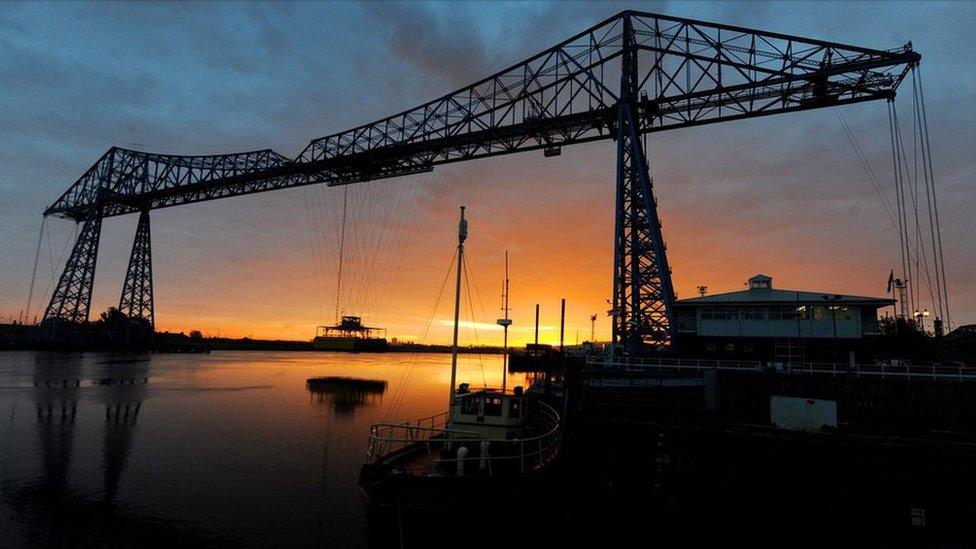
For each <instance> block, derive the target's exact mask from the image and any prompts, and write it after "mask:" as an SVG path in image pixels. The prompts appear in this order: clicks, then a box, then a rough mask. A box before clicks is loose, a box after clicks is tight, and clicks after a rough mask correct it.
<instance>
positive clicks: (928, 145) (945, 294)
mask: <svg viewBox="0 0 976 549" xmlns="http://www.w3.org/2000/svg"><path fill="white" fill-rule="evenodd" d="M913 72H914V73H918V95H919V103H920V104H921V106H922V134H923V135H924V136H925V142H924V146H923V148H924V149H925V159H926V160H927V162H926V163H927V165H928V172H929V181H930V182H931V192H932V208H933V211H934V213H935V233H936V238H937V240H938V248H939V258H938V262H939V268H940V269H939V270H940V271H941V274H942V299H943V301H944V304H945V309H944V310H945V318H943V320H944V321H945V323H946V329H947V330H949V329H951V328H952V315H951V314H950V313H949V287H948V285H947V284H946V271H945V255H944V254H943V251H942V221H941V218H940V216H939V203H938V201H937V200H936V196H937V194H936V192H935V172H934V170H933V169H932V141H931V140H930V139H929V121H928V116H927V114H926V111H925V88H924V86H923V85H922V68H921V66H916V67H915V68H914V71H913Z"/></svg>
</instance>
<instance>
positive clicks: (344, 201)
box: [335, 185, 349, 325]
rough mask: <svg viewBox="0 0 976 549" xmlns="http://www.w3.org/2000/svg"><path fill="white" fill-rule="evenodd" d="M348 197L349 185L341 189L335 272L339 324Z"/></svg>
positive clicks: (336, 319)
mask: <svg viewBox="0 0 976 549" xmlns="http://www.w3.org/2000/svg"><path fill="white" fill-rule="evenodd" d="M348 199H349V186H348V185H345V186H344V187H343V189H342V221H341V223H340V225H339V269H338V271H337V272H336V297H335V323H336V325H338V324H339V295H340V292H341V291H342V256H343V252H344V251H345V250H344V248H345V245H346V205H347V203H348Z"/></svg>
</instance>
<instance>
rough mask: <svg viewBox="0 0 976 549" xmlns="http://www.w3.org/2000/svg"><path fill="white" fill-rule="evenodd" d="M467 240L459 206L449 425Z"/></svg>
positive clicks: (455, 376)
mask: <svg viewBox="0 0 976 549" xmlns="http://www.w3.org/2000/svg"><path fill="white" fill-rule="evenodd" d="M466 238H468V222H467V220H465V219H464V206H461V221H459V222H458V247H457V282H456V283H455V285H454V343H453V344H452V345H451V396H450V402H449V403H448V408H447V421H448V425H450V422H451V420H452V419H453V417H454V390H455V389H454V386H455V384H456V383H457V357H458V322H459V321H460V319H461V268H462V264H461V262H462V261H464V240H465V239H466Z"/></svg>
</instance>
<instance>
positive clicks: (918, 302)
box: [895, 117, 938, 312]
mask: <svg viewBox="0 0 976 549" xmlns="http://www.w3.org/2000/svg"><path fill="white" fill-rule="evenodd" d="M895 131H896V137H897V139H898V143H899V146H900V150H901V158H902V162H903V164H904V172H903V173H904V174H905V179H906V180H907V182H908V185H909V186H910V188H911V190H912V210H913V212H914V217H915V245H916V248H915V250H914V252H915V275H916V276H917V277H919V278H921V277H922V275H923V274H924V276H925V278H924V281H925V285H926V287H927V289H928V292H929V298H930V299H931V302H932V308H933V310H934V311H936V312H937V311H938V309H937V308H936V306H935V303H936V294H935V293H934V292H933V290H932V288H933V286H932V274H931V271H930V270H929V260H928V254H927V253H926V251H925V241H924V240H923V238H922V224H921V222H920V221H919V216H918V180H917V178H916V179H915V180H914V181H913V180H912V179H911V176H910V175H908V173H909V172H908V169H909V166H908V154H907V153H906V152H905V141H904V137H903V134H902V131H901V123H900V122H898V121H897V117H896V121H895ZM906 206H907V201H906ZM906 228H907V221H906ZM907 238H908V237H907V235H906V239H907ZM908 250H909V253H911V251H912V248H911V244H910V243H909V244H908ZM909 258H911V256H910V257H909ZM919 265H921V266H922V268H921V269H920V268H919ZM909 268H911V264H909ZM920 290H921V287H917V288H916V291H915V292H914V294H913V295H914V298H915V299H914V305H913V308H914V309H918V308H919V307H922V296H921V295H920V294H921V292H920Z"/></svg>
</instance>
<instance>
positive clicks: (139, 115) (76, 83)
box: [0, 2, 976, 334]
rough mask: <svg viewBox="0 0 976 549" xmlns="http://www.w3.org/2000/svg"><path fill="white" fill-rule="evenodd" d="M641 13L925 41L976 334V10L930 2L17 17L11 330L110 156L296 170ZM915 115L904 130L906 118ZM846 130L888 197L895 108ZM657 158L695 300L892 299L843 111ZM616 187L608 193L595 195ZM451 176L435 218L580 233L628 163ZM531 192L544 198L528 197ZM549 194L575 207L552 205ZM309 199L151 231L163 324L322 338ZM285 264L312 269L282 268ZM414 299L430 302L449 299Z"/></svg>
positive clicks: (590, 249) (166, 10) (91, 12)
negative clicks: (81, 193)
mask: <svg viewBox="0 0 976 549" xmlns="http://www.w3.org/2000/svg"><path fill="white" fill-rule="evenodd" d="M623 8H634V9H643V10H647V11H659V12H663V13H668V14H671V15H678V16H684V17H691V18H699V19H704V20H712V21H717V22H723V23H730V24H736V25H742V26H749V27H755V28H760V29H766V30H771V31H777V32H783V33H789V34H796V35H801V36H809V37H814V38H821V39H827V40H833V41H838V42H848V43H853V44H858V45H863V46H868V47H874V48H881V49H884V48H893V47H897V46H900V45H902V44H904V43H905V42H907V41H909V40H911V41H912V42H913V43H914V46H915V49H916V50H917V51H919V52H921V53H922V56H923V71H924V77H925V83H926V97H927V99H928V106H929V118H930V125H931V132H932V142H933V152H934V158H935V170H936V176H937V183H938V185H939V188H940V197H941V201H942V202H941V203H940V207H941V209H942V213H943V219H942V221H943V228H944V237H943V238H944V241H945V248H946V259H947V266H948V267H949V278H950V289H951V292H952V294H951V296H950V297H951V299H952V306H953V307H952V308H953V310H954V315H953V316H954V317H955V319H956V323H960V322H974V321H976V292H974V290H973V287H974V284H976V275H974V272H976V271H974V269H973V268H972V267H973V265H976V245H974V244H973V241H972V236H971V235H972V234H973V233H974V229H976V222H974V221H973V216H972V212H973V211H976V193H974V192H973V178H974V175H973V173H974V169H973V168H974V164H976V160H974V154H973V151H974V150H976V147H974V145H976V139H974V137H976V130H974V128H976V116H974V114H973V109H972V105H973V104H974V103H976V60H974V59H976V58H974V56H973V55H972V53H971V52H972V51H973V49H974V46H976V37H974V34H973V33H972V29H971V25H972V22H973V21H976V4H974V3H935V2H918V3H882V2H869V3H840V2H832V3H801V2H782V3H777V2H755V3H731V2H691V3H682V2H654V3H648V2H632V3H614V2H605V3H519V2H502V3H476V2H462V3H447V2H443V3H430V4H422V3H407V4H399V3H388V2H372V3H338V2H330V3H325V2H322V3H298V4H287V3H273V4H272V3H268V4H265V3H241V4H235V3H230V2H209V3H202V4H193V3H175V4H164V3H152V4H149V3H98V4H84V3H74V2H72V3H63V4H62V3H6V4H4V5H3V8H2V10H0V83H2V84H0V85H2V94H0V143H2V147H0V257H2V263H0V315H2V316H7V317H9V316H10V315H16V314H17V313H18V312H19V310H20V309H22V308H23V307H24V304H25V301H26V297H27V288H28V284H29V282H30V274H31V266H32V262H33V255H34V245H35V240H36V238H37V234H38V229H39V225H40V212H41V211H42V210H43V209H44V207H45V206H47V205H48V204H50V203H51V202H53V201H54V200H55V199H56V198H57V196H58V195H59V194H60V193H61V192H62V191H63V190H64V189H65V188H66V187H67V186H68V185H69V184H70V183H71V182H72V181H74V180H75V179H76V178H77V177H78V176H79V175H81V173H82V172H83V171H84V170H85V169H86V168H87V167H88V166H89V165H90V164H91V163H92V162H93V161H94V160H96V159H97V158H98V157H99V156H100V155H101V154H102V153H103V152H104V151H105V150H106V149H107V148H108V147H110V146H112V145H119V146H123V147H131V148H135V149H141V150H148V151H156V152H167V153H195V154H203V153H218V152H229V151H236V150H250V149H258V148H265V147H271V148H273V149H275V150H277V151H279V152H281V153H283V154H286V155H289V156H293V155H295V154H297V153H298V152H299V151H300V150H301V149H302V148H303V147H304V145H305V144H306V143H307V142H308V141H309V140H310V139H312V138H315V137H319V136H322V135H326V134H329V133H332V132H335V131H338V130H342V129H345V128H347V127H351V126H353V125H357V124H359V123H363V122H367V121H369V120H372V119H375V118H378V117H381V116H384V115H386V114H391V113H393V112H396V111H399V110H401V109H403V108H406V107H411V106H414V105H416V104H419V103H422V102H424V101H427V100H429V99H432V98H433V97H435V96H437V95H440V94H443V93H444V92H447V91H449V90H450V89H452V88H456V87H458V86H461V85H464V84H466V83H469V82H471V81H473V80H475V79H477V78H479V77H482V76H485V75H487V74H489V73H491V72H494V71H495V70H498V69H501V68H504V67H506V66H508V65H511V64H512V63H514V62H516V61H519V60H520V59H522V58H525V57H527V56H529V55H531V54H532V53H534V52H536V51H538V50H540V49H543V48H545V47H548V46H550V45H552V44H554V43H556V42H558V41H559V40H561V39H563V38H565V37H568V36H569V35H571V34H574V33H575V32H577V31H579V30H582V29H584V28H586V27H587V26H589V25H591V24H593V23H595V22H596V21H598V20H600V19H602V18H604V17H607V16H609V15H611V14H613V13H615V12H617V11H619V10H620V9H623ZM906 90H907V88H906ZM903 108H904V109H905V112H906V115H905V116H906V118H907V112H908V110H907V109H908V108H909V107H908V102H907V101H905V102H904V103H903ZM843 112H844V116H845V117H846V118H847V120H848V121H849V122H850V124H851V126H852V127H853V129H854V131H855V132H856V134H857V136H858V139H859V141H860V142H861V144H862V146H863V147H864V148H865V150H866V153H867V154H868V157H869V159H870V161H871V163H872V166H873V167H874V169H875V170H876V171H878V173H879V174H881V178H882V180H883V181H884V182H885V184H888V185H889V186H890V182H891V176H890V157H889V152H888V148H887V147H888V141H887V125H886V114H885V113H886V111H885V108H884V105H882V104H867V105H860V106H853V107H849V108H847V109H845V110H844V111H843ZM650 146H651V148H652V151H651V156H652V160H653V165H652V172H654V176H655V179H656V181H657V188H658V193H659V201H660V203H661V209H662V217H663V219H664V223H665V226H664V230H665V236H666V238H667V239H668V242H669V247H670V250H671V252H672V253H673V254H674V255H675V258H676V259H675V262H674V267H675V269H674V270H675V277H676V279H677V280H678V290H679V293H680V292H682V291H683V292H684V294H685V296H687V293H688V291H690V289H692V288H693V287H694V285H696V284H698V283H708V284H710V285H711V286H712V287H714V288H715V290H716V291H717V290H720V289H734V285H735V284H738V281H740V280H744V279H745V278H746V277H748V276H749V275H751V274H754V272H758V271H769V270H774V271H777V272H773V273H770V274H773V275H774V276H775V275H776V274H777V273H779V274H781V275H782V276H781V277H780V279H782V278H786V280H784V284H785V285H786V286H788V287H790V286H795V287H801V288H803V287H805V288H810V289H814V290H834V291H847V292H851V293H868V294H871V295H877V294H881V293H883V291H884V280H885V278H886V275H887V272H888V269H889V268H890V267H892V266H894V265H896V263H897V255H896V254H897V245H896V244H895V242H896V233H895V231H894V230H893V229H892V227H891V224H890V222H889V220H888V219H887V218H886V217H885V215H884V211H883V209H882V207H881V205H880V203H879V201H878V199H877V196H876V195H875V193H874V191H873V190H872V188H871V187H870V185H869V184H868V182H867V179H866V177H865V173H864V170H863V169H862V168H861V166H860V164H859V162H858V161H857V158H856V157H855V156H854V152H853V151H852V150H851V147H850V145H849V144H848V142H847V140H846V137H845V136H844V133H843V131H842V129H841V126H840V124H839V122H838V118H837V116H836V114H835V113H833V112H830V111H829V110H824V111H819V112H814V113H804V114H798V115H788V116H784V117H777V118H770V119H763V120H755V121H748V122H738V123H732V124H723V125H718V126H708V127H705V128H700V129H692V130H681V131H676V132H665V133H663V134H659V135H655V136H654V137H652V138H651V140H650ZM574 159H575V160H574ZM594 166H600V169H599V170H597V169H596V168H595V167H594ZM486 169H489V170H495V171H493V172H491V174H492V176H493V179H492V181H491V182H485V181H483V179H484V177H485V172H484V170H486ZM604 172H605V174H606V177H605V180H604V181H601V182H600V183H599V185H596V184H595V183H594V182H593V178H594V177H603V175H602V174H603V173H604ZM435 174H436V175H434V176H431V178H430V179H429V181H427V183H425V185H426V187H425V188H424V193H423V196H421V197H420V198H419V200H421V202H422V207H423V208H424V209H425V210H426V211H428V212H429V213H430V215H431V216H433V217H434V218H436V219H437V220H438V221H439V219H440V216H441V215H443V216H444V218H449V217H451V216H453V215H454V213H453V205H455V204H456V203H458V202H459V201H476V202H477V201H480V204H482V205H483V206H482V208H484V209H491V210H492V211H498V210H499V209H501V208H502V207H506V206H507V207H511V208H515V209H517V208H519V207H522V206H524V205H525V204H524V203H522V202H519V200H514V199H512V198H511V197H512V196H513V195H516V196H518V197H519V199H520V200H523V201H528V200H540V201H543V202H545V204H541V205H538V204H537V205H534V206H532V207H533V208H538V209H539V211H540V212H541V213H540V215H542V216H551V218H552V219H560V215H562V216H564V217H563V218H565V219H567V220H568V219H572V218H573V216H574V215H576V213H578V208H581V207H584V206H585V205H584V204H580V203H579V202H580V200H582V201H585V199H586V197H589V196H594V197H595V196H603V195H606V198H607V200H609V198H610V194H609V192H610V191H609V187H607V185H609V183H610V181H611V174H612V156H611V154H610V151H609V149H608V147H606V146H605V144H603V145H601V144H597V145H587V146H581V147H579V148H578V149H574V150H573V151H567V152H566V153H564V155H563V157H562V158H561V160H560V161H559V162H542V161H540V160H539V159H538V158H536V157H535V156H533V157H531V158H523V157H516V158H513V159H510V160H506V161H502V162H499V163H494V164H492V163H489V162H480V163H478V164H477V168H470V167H465V166H456V167H450V168H446V169H443V170H438V171H437V172H435ZM526 183H531V185H532V191H531V193H530V194H529V195H517V193H518V192H520V189H523V188H525V184H526ZM489 190H491V192H489ZM500 196H501V197H508V198H498V197H500ZM552 196H557V197H558V198H557V199H552V200H549V199H546V198H544V197H552ZM574 196H576V197H582V198H580V200H574ZM303 200H304V201H307V200H308V196H307V195H305V194H303V191H286V192H281V193H272V194H269V195H258V196H252V197H247V198H239V199H233V200H227V201H220V202H215V203H209V204H200V205H195V206H190V207H186V208H178V209H175V210H168V211H165V212H159V213H158V214H156V215H155V216H154V238H155V241H154V250H155V252H156V257H157V267H156V270H157V281H158V285H159V286H158V288H159V290H158V291H159V293H160V296H159V298H158V299H159V300H160V301H159V304H158V308H159V309H160V311H161V317H160V318H161V319H162V320H163V322H164V327H166V323H169V324H170V325H171V326H172V327H174V328H178V329H182V328H184V327H185V326H186V322H183V321H182V320H180V319H185V318H188V317H197V318H203V317H208V318H210V319H211V321H210V322H203V321H201V322H203V323H204V324H205V325H207V326H219V325H220V323H221V322H222V321H228V320H229V319H234V320H236V321H241V322H251V323H253V324H254V325H256V326H263V328H258V329H257V333H266V334H283V333H287V332H288V331H289V330H298V331H302V330H306V329H307V327H306V325H307V324H309V323H314V322H315V318H314V317H316V316H320V313H317V312H315V311H305V309H303V305H302V299H303V296H307V295H308V294H307V292H309V291H310V289H309V288H299V287H295V288H294V291H293V292H291V293H289V292H288V291H286V290H283V289H282V288H281V286H283V284H282V281H290V282H289V284H292V283H293V282H294V281H296V280H299V279H300V278H302V277H303V276H304V277H306V278H307V277H308V272H307V271H308V269H310V268H311V267H299V266H298V265H299V261H300V259H301V256H302V255H303V254H306V255H307V253H308V235H307V231H308V229H307V226H306V225H305V224H304V223H305V221H304V216H305V213H304V210H302V207H303V206H302V204H303ZM607 205H609V202H607V203H606V204H603V205H602V206H601V208H605V207H606V206H607ZM435 207H440V208H442V210H446V211H440V210H438V211H435V210H434V208H435ZM599 211H600V212H601V213H603V212H604V210H603V209H601V210H599ZM607 211H609V210H607ZM493 215H495V214H493ZM518 218H519V216H518V215H517V214H512V219H518ZM547 218H548V217H547ZM594 222H595V223H596V222H599V223H604V221H599V220H596V219H594ZM134 223H135V221H134V219H120V220H110V221H109V222H107V223H106V227H105V233H104V238H103V243H102V249H103V253H102V255H101V256H100V259H99V262H100V263H99V272H98V280H97V283H96V295H95V305H94V308H95V309H100V308H103V307H104V306H106V305H108V304H112V303H113V302H114V301H115V300H117V293H118V290H119V286H120V279H121V276H122V272H123V271H124V268H125V261H126V259H127V253H128V246H129V243H130V241H131V233H132V227H133V226H134ZM418 223H419V225H418V227H420V228H418V232H420V233H423V234H427V232H429V231H428V229H427V228H424V227H425V225H424V223H423V222H418ZM513 223H514V221H513ZM605 224H606V227H603V226H602V225H601V228H600V229H599V230H595V232H593V233H592V234H593V235H595V236H592V238H593V239H594V240H595V239H597V237H599V239H600V240H601V242H599V243H593V245H592V246H588V244H590V242H589V241H588V240H587V239H588V238H590V236H591V235H590V233H586V234H579V235H576V236H575V237H574V235H573V234H568V235H562V236H561V237H560V238H563V237H564V238H565V239H566V240H564V241H563V240H561V241H560V242H561V243H562V244H565V245H566V246H572V245H573V243H574V242H576V244H580V243H582V245H581V246H580V249H583V248H585V249H583V251H581V252H578V253H580V254H582V255H586V254H591V255H592V262H593V264H594V265H599V266H600V267H601V268H603V267H605V269H604V270H606V273H604V272H603V271H600V273H599V276H598V277H596V278H595V280H596V279H598V280H603V279H604V278H606V282H605V284H603V285H604V286H609V278H608V276H609V265H610V259H609V257H608V256H607V257H604V256H605V254H606V253H608V250H609V235H610V230H611V227H610V224H611V220H610V219H609V218H607V219H606V220H605ZM49 228H50V229H51V242H50V244H48V243H47V242H45V244H44V246H43V247H42V251H43V253H42V256H41V258H42V260H41V262H40V268H39V269H38V282H37V292H36V294H35V298H34V304H33V308H34V309H35V312H36V310H37V308H38V307H43V304H44V303H45V302H46V300H47V298H48V295H47V294H45V293H44V290H45V288H46V287H48V286H49V285H50V279H51V264H52V263H55V265H54V270H55V271H57V272H59V271H60V268H61V265H58V264H56V263H57V259H58V257H59V256H60V254H61V250H62V249H63V246H64V244H65V242H66V239H67V238H68V237H69V236H70V234H71V231H72V226H71V224H70V223H68V222H65V221H59V220H52V221H50V222H49ZM604 236H606V238H607V240H608V241H607V242H606V243H604V242H602V239H603V237H604ZM437 238H439V236H438V237H437ZM499 238H500V237H499ZM574 238H575V239H576V240H575V241H574V240H573V239H574ZM432 242H436V239H435V238H434V237H431V238H430V239H429V240H424V239H423V238H421V239H419V240H416V241H414V242H413V243H412V244H411V245H415V246H418V247H427V246H430V245H432ZM303 246H304V248H303ZM523 247H524V248H525V251H526V253H533V251H532V250H531V249H530V247H529V245H528V244H525V245H524V246H523ZM287 250H293V251H292V252H287ZM492 261H494V259H492ZM601 262H602V263H601ZM276 264H287V265H295V267H294V269H292V270H289V271H288V272H287V273H282V272H278V271H276V269H275V268H274V265H276ZM302 265H307V264H302ZM303 269H304V270H303ZM435 270H436V269H435ZM559 272H562V271H559ZM492 276H494V275H492ZM240 277H244V279H246V280H247V283H246V284H244V285H243V288H245V289H246V291H248V292H252V294H253V295H254V296H264V297H263V298H262V299H257V298H255V301H257V302H258V303H259V304H262V305H261V306H258V305H255V306H254V307H247V306H244V305H234V306H230V305H228V303H231V302H235V298H236V295H237V293H238V292H239V291H241V288H242V286H241V285H240V284H236V285H235V283H234V281H239V280H240V279H241V278H240ZM485 283H486V284H491V280H490V277H489V279H488V280H486V282H485ZM285 285H287V284H285ZM326 286H328V284H327V283H323V288H319V289H317V290H316V291H324V290H325V287H326ZM595 288H596V286H595ZM591 290H592V291H591ZM604 290H608V288H602V286H600V287H599V288H598V289H590V290H583V289H581V290H579V293H580V294H581V295H582V294H586V293H587V292H590V294H593V295H592V296H590V297H587V298H582V297H581V298H580V299H581V300H587V299H588V300H590V301H591V302H592V303H593V304H594V305H593V307H596V306H599V304H600V303H602V297H601V296H600V295H596V294H597V293H600V292H604ZM417 292H418V293H424V295H425V297H429V295H428V294H429V293H430V290H429V289H427V288H423V289H418V290H417ZM604 293H606V292H604ZM587 295H589V294H587ZM265 298H266V299H267V300H272V301H274V303H275V308H276V309H275V310H274V311H270V310H269V306H268V304H267V303H266V299H265ZM278 308H280V310H277V309H278ZM408 316H409V315H408ZM293 317H301V318H302V320H301V321H293V320H289V318H293ZM404 318H406V317H404ZM581 318H582V317H581ZM581 325H587V326H588V324H586V323H585V322H582V321H581Z"/></svg>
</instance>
